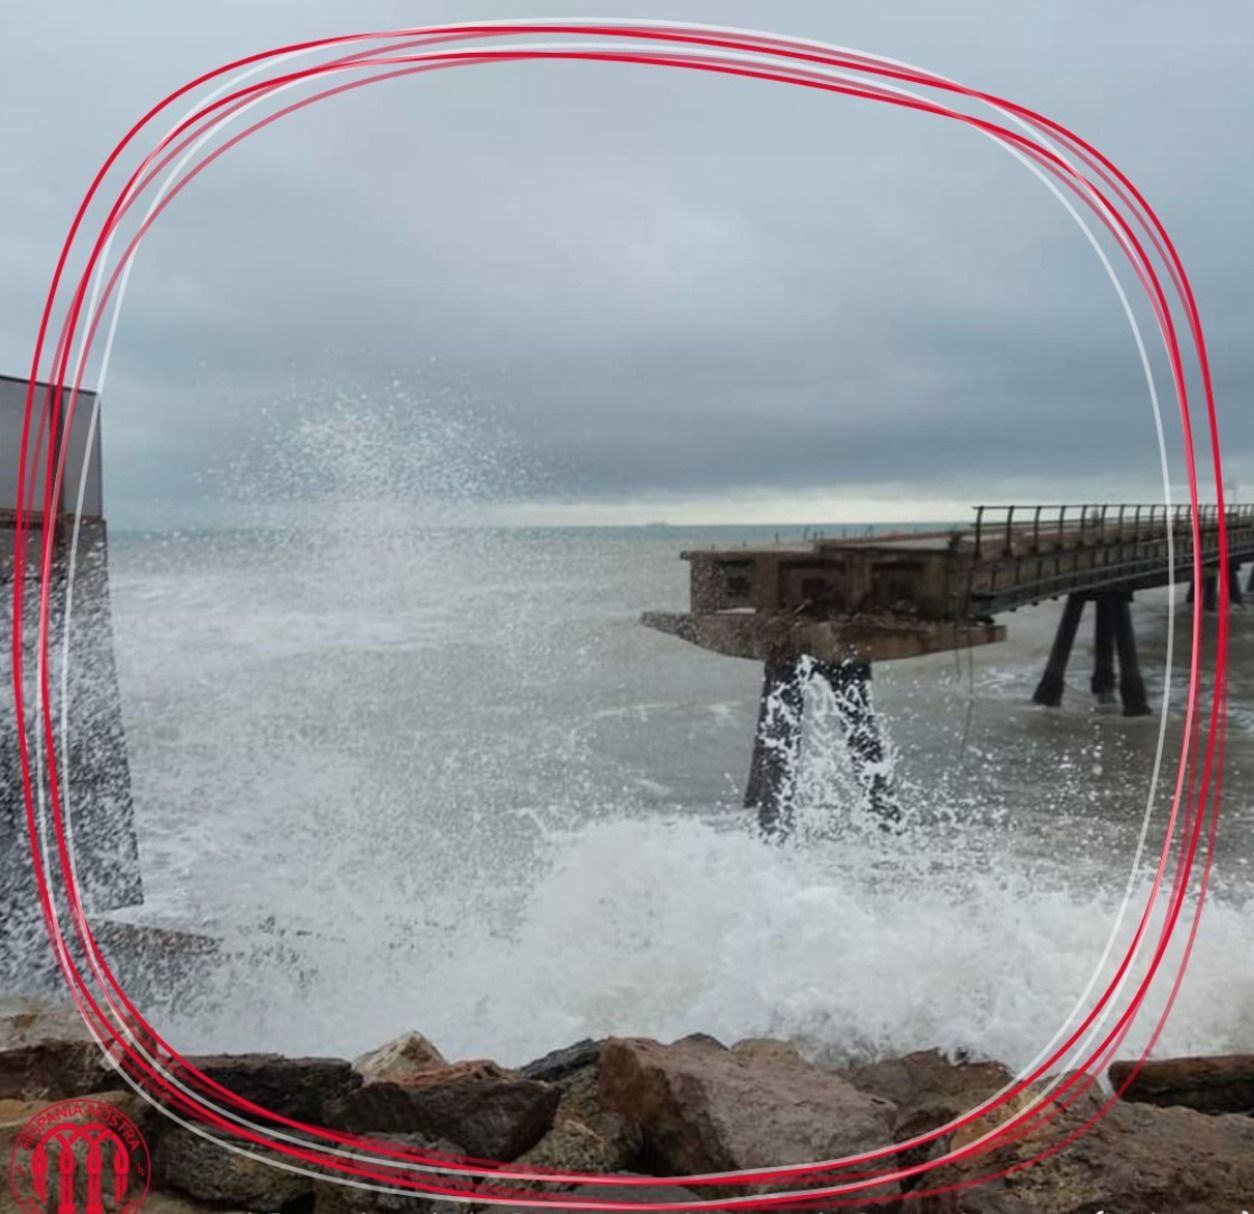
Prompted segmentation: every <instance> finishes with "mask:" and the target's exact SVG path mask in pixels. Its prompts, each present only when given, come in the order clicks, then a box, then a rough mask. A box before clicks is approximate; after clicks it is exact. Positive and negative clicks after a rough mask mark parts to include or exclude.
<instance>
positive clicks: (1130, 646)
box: [1111, 591, 1151, 717]
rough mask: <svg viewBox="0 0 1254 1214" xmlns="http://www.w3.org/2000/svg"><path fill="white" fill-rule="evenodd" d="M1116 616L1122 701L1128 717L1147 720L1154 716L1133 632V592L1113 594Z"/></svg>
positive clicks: (1116, 644)
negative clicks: (1148, 717)
mask: <svg viewBox="0 0 1254 1214" xmlns="http://www.w3.org/2000/svg"><path fill="white" fill-rule="evenodd" d="M1111 599H1112V608H1113V613H1114V628H1115V647H1116V648H1117V649H1118V650H1119V698H1120V699H1121V700H1123V715H1124V716H1125V717H1145V716H1149V714H1150V711H1151V710H1150V706H1149V700H1148V699H1147V698H1146V695H1145V681H1144V680H1143V679H1142V678H1141V667H1140V665H1139V664H1138V662H1137V656H1136V633H1135V632H1133V631H1132V610H1131V603H1132V592H1131V591H1124V592H1118V593H1115V594H1112V595H1111Z"/></svg>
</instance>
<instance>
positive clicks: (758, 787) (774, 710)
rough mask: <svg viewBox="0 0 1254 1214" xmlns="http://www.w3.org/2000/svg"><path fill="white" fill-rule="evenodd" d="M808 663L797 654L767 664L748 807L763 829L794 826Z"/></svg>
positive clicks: (776, 833)
mask: <svg viewBox="0 0 1254 1214" xmlns="http://www.w3.org/2000/svg"><path fill="white" fill-rule="evenodd" d="M807 674H808V663H807V664H805V665H803V663H802V661H799V660H798V659H796V658H788V659H784V660H780V661H771V662H767V664H766V674H765V678H764V679H763V682H762V701H761V703H760V705H759V707H758V731H757V736H756V738H755V740H754V743H753V761H752V763H751V764H750V767H749V783H748V785H747V787H746V788H745V807H746V808H748V809H756V810H757V811H758V825H759V826H760V827H761V828H762V832H763V834H766V835H770V836H773V837H775V838H782V837H783V836H785V835H787V834H788V832H789V831H790V830H791V829H792V814H793V797H794V795H795V792H796V784H797V766H798V760H799V759H800V757H801V718H802V708H803V701H804V696H805V684H806V677H807Z"/></svg>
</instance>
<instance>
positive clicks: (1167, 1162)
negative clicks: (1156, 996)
mask: <svg viewBox="0 0 1254 1214" xmlns="http://www.w3.org/2000/svg"><path fill="white" fill-rule="evenodd" d="M1015 1103H1016V1104H1020V1105H1021V1103H1022V1102H1021V1101H1016V1102H1015ZM1102 1104H1103V1098H1101V1097H1099V1096H1097V1095H1095V1094H1094V1093H1093V1091H1092V1090H1090V1091H1089V1092H1087V1093H1085V1094H1084V1095H1083V1096H1081V1097H1080V1098H1079V1099H1078V1100H1076V1101H1075V1103H1074V1104H1073V1106H1072V1107H1071V1108H1069V1109H1067V1110H1065V1111H1063V1112H1061V1113H1060V1114H1059V1115H1058V1116H1057V1117H1056V1118H1055V1119H1054V1120H1052V1121H1050V1122H1049V1123H1048V1124H1046V1125H1043V1126H1040V1127H1038V1128H1036V1129H1034V1130H1032V1132H1031V1133H1029V1134H1027V1135H1025V1136H1024V1137H1022V1138H1020V1139H1019V1140H1018V1141H1016V1142H1014V1143H1011V1144H1009V1145H1007V1146H996V1147H994V1148H993V1149H992V1150H989V1151H985V1152H983V1153H981V1154H980V1155H978V1156H974V1157H971V1158H968V1159H965V1160H962V1161H960V1162H958V1163H956V1164H951V1165H948V1166H945V1167H942V1168H940V1169H938V1170H937V1171H935V1172H931V1173H928V1174H927V1175H926V1176H925V1177H923V1178H922V1179H921V1180H920V1182H919V1184H918V1191H917V1193H916V1198H917V1199H918V1206H917V1208H918V1209H919V1211H920V1214H1020V1212H1021V1211H1029V1210H1030V1211H1032V1212H1033V1214H1094V1212H1095V1211H1099V1210H1105V1211H1108V1212H1109V1214H1233V1212H1234V1211H1239V1210H1240V1209H1241V1208H1242V1206H1241V1202H1242V1201H1243V1200H1244V1201H1247V1202H1248V1196H1247V1195H1248V1194H1251V1193H1254V1120H1251V1119H1250V1118H1248V1117H1240V1116H1232V1115H1221V1116H1209V1115H1207V1114H1204V1113H1198V1112H1196V1111H1194V1110H1193V1109H1185V1108H1156V1107H1154V1106H1153V1105H1148V1104H1116V1105H1115V1106H1114V1107H1113V1108H1112V1109H1111V1110H1110V1112H1109V1113H1108V1114H1107V1115H1106V1116H1105V1117H1104V1118H1102V1119H1101V1120H1100V1121H1098V1122H1097V1123H1096V1124H1095V1125H1093V1126H1092V1127H1091V1128H1090V1129H1088V1130H1087V1131H1085V1132H1084V1133H1083V1134H1082V1135H1081V1136H1080V1137H1079V1138H1077V1139H1076V1140H1075V1141H1074V1142H1071V1143H1069V1144H1068V1145H1066V1146H1065V1147H1063V1149H1061V1150H1059V1151H1058V1152H1057V1153H1056V1154H1054V1155H1052V1156H1050V1157H1049V1158H1047V1159H1044V1160H1042V1161H1039V1162H1036V1163H1032V1164H1030V1165H1028V1166H1023V1165H1024V1164H1026V1163H1027V1161H1028V1160H1030V1159H1032V1158H1033V1157H1034V1156H1036V1155H1037V1154H1039V1153H1040V1152H1041V1151H1044V1150H1048V1149H1050V1148H1051V1147H1053V1148H1057V1147H1059V1146H1060V1145H1061V1144H1063V1143H1064V1142H1065V1141H1066V1139H1067V1138H1068V1136H1069V1135H1071V1134H1074V1133H1075V1132H1076V1131H1078V1130H1079V1129H1080V1128H1081V1127H1082V1126H1083V1125H1084V1124H1085V1123H1086V1122H1087V1121H1088V1120H1089V1119H1090V1118H1091V1117H1093V1116H1094V1114H1095V1113H1096V1112H1097V1111H1098V1109H1099V1108H1101V1106H1102ZM1054 1107H1055V1108H1057V1107H1058V1106H1057V1105H1056V1104H1055V1106H1054ZM1010 1116H1012V1114H1010V1113H1008V1112H1005V1111H1004V1110H999V1111H998V1113H996V1114H990V1116H989V1119H987V1120H989V1121H996V1120H1002V1121H1004V1120H1007V1119H1008V1118H1009V1117H1010ZM984 1128H987V1127H984ZM958 1137H959V1136H958V1135H955V1145H958ZM1014 1167H1019V1168H1020V1170H1018V1171H1015V1172H1012V1173H1011V1174H1010V1175H1008V1176H1002V1177H998V1178H996V1179H992V1180H987V1181H983V1180H982V1178H983V1177H985V1176H988V1175H989V1174H992V1173H996V1172H999V1171H1003V1170H1005V1169H1007V1168H1014ZM972 1180H980V1181H981V1183H978V1184H976V1185H974V1186H973V1187H969V1188H965V1189H960V1190H957V1191H952V1192H948V1193H936V1192H934V1190H935V1189H937V1188H940V1187H945V1186H950V1185H954V1184H961V1183H963V1182H967V1181H972Z"/></svg>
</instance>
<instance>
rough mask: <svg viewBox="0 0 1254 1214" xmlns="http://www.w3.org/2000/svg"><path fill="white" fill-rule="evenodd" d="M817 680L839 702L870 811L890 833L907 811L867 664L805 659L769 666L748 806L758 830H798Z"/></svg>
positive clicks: (777, 834)
mask: <svg viewBox="0 0 1254 1214" xmlns="http://www.w3.org/2000/svg"><path fill="white" fill-rule="evenodd" d="M815 678H821V679H823V680H824V681H825V682H826V683H827V685H828V686H829V687H830V688H831V691H832V695H833V697H834V698H835V702H836V712H837V716H838V717H839V719H840V724H841V728H842V729H843V731H844V736H845V745H846V746H847V747H848V750H849V759H850V764H851V766H852V768H853V773H854V777H855V779H856V780H857V782H858V784H859V785H860V786H861V787H862V789H863V792H864V796H865V804H866V806H867V807H868V808H869V809H870V810H871V812H872V813H873V814H874V815H875V816H876V817H877V818H878V820H879V822H880V824H881V825H882V826H883V828H884V829H885V830H894V829H896V828H897V827H898V826H899V825H900V823H901V808H900V806H899V805H898V803H897V799H896V795H895V793H894V790H893V787H892V779H891V776H890V774H889V772H888V768H887V750H886V748H885V746H884V739H883V737H882V735H881V733H880V728H879V722H878V720H877V719H876V717H875V712H874V710H873V708H872V706H871V664H870V663H869V662H854V661H849V662H816V661H815V660H814V659H813V658H809V657H802V658H791V659H784V660H776V661H771V662H767V663H766V671H765V675H764V678H763V683H762V699H761V703H760V704H759V707H758V728H757V735H756V737H755V739H754V745H753V759H752V761H751V763H750V766H749V780H748V784H747V785H746V788H745V807H746V808H748V809H756V810H757V812H758V825H759V827H760V828H761V830H762V833H763V834H764V835H766V836H767V837H768V838H775V839H782V838H784V837H786V836H787V835H789V834H790V833H791V832H792V829H793V826H794V818H795V814H794V806H795V800H796V791H797V777H798V775H799V768H800V762H801V737H802V729H803V727H804V716H805V693H806V688H807V686H808V685H809V683H810V681H811V680H812V679H815Z"/></svg>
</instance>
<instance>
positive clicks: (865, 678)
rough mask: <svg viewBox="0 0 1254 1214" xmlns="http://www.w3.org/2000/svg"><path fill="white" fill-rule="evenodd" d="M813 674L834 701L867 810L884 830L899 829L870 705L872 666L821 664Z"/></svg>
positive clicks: (885, 760)
mask: <svg viewBox="0 0 1254 1214" xmlns="http://www.w3.org/2000/svg"><path fill="white" fill-rule="evenodd" d="M816 673H817V674H819V675H820V676H821V677H822V678H823V679H825V680H826V681H827V683H828V686H830V687H831V689H832V694H833V696H835V698H836V708H837V711H838V712H839V714H840V719H841V723H842V724H843V725H844V728H845V743H846V745H847V746H848V748H849V757H850V760H851V762H852V764H853V772H854V776H855V777H856V778H857V781H858V783H859V784H860V785H861V786H862V789H863V793H864V796H865V802H866V806H867V808H869V809H870V811H871V812H872V813H873V814H874V815H875V816H876V818H877V819H878V820H879V823H880V825H881V827H883V829H885V830H894V829H897V828H898V827H899V826H900V825H901V806H900V805H899V804H898V803H897V797H896V793H895V790H894V789H893V783H892V777H891V775H890V773H889V770H888V755H887V751H886V749H885V747H884V739H883V737H882V736H881V734H880V727H879V721H878V719H877V718H876V716H875V710H874V708H873V707H872V705H871V663H870V662H840V663H833V662H821V663H819V664H818V665H817V667H816Z"/></svg>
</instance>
